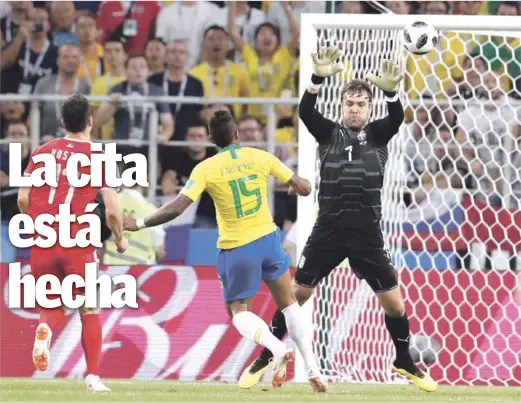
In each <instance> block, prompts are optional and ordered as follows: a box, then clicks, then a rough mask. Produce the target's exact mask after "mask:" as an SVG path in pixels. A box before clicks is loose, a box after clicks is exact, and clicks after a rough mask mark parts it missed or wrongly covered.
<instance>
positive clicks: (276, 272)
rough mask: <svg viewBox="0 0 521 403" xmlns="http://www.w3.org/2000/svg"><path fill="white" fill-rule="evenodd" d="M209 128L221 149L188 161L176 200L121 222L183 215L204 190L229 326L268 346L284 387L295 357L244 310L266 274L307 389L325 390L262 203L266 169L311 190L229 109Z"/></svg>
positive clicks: (145, 223) (300, 190)
mask: <svg viewBox="0 0 521 403" xmlns="http://www.w3.org/2000/svg"><path fill="white" fill-rule="evenodd" d="M210 135H211V138H212V141H213V142H214V143H215V144H216V145H217V146H218V147H219V148H220V152H219V153H218V154H217V155H215V156H213V157H211V158H208V159H206V160H204V161H202V162H201V163H199V164H198V165H197V166H196V167H195V168H194V170H193V171H192V174H191V176H190V179H189V180H188V182H187V183H186V185H185V187H184V188H183V190H181V192H180V194H179V195H178V196H177V197H176V198H175V200H173V201H171V202H169V203H167V204H165V205H164V206H162V207H161V208H159V209H158V210H157V211H155V212H154V213H152V214H150V215H149V216H147V217H146V218H144V219H143V218H142V219H138V220H136V219H134V218H131V217H125V221H124V229H125V230H128V231H137V230H139V229H142V228H145V227H153V226H156V225H160V224H163V223H166V222H168V221H170V220H172V219H174V218H176V217H177V216H179V215H180V214H182V213H183V211H184V210H185V209H186V208H187V207H188V206H189V205H190V204H191V203H192V202H194V201H196V200H197V199H198V198H199V196H200V195H201V193H203V191H205V190H206V191H207V192H208V193H209V194H210V196H211V197H212V199H213V201H214V203H215V207H216V210H217V224H218V227H219V240H218V242H217V246H218V248H220V251H219V256H218V259H217V272H218V275H219V279H220V281H221V283H222V286H223V298H224V300H225V301H226V303H227V307H228V313H229V314H230V316H231V318H232V321H233V324H234V326H235V328H236V329H237V330H238V331H239V333H240V334H241V335H242V336H243V337H246V338H247V339H249V340H251V341H254V342H256V343H258V344H261V345H263V346H264V347H266V348H268V349H269V350H271V351H272V352H273V357H274V360H273V381H272V384H273V386H274V387H280V386H282V384H283V383H284V381H285V380H286V364H287V363H288V362H289V361H291V360H292V359H293V357H294V352H293V350H290V349H288V348H287V346H286V345H285V344H284V343H283V342H282V341H280V340H278V339H277V338H276V337H275V336H274V335H273V334H272V333H271V332H270V329H269V327H268V325H267V324H266V322H264V321H263V320H262V319H261V318H260V317H259V316H257V315H255V314H254V313H253V312H251V311H250V309H251V304H252V300H253V296H254V295H255V294H256V293H257V291H258V290H259V286H260V282H261V280H262V281H264V282H265V283H266V284H267V286H268V288H269V289H270V291H271V293H272V295H273V298H274V300H275V302H276V303H277V305H278V307H279V309H281V311H282V313H283V314H284V317H285V320H286V324H287V326H288V333H289V334H290V336H291V338H292V339H293V340H294V341H295V344H296V345H297V347H298V349H299V351H300V352H301V354H302V356H303V359H304V363H305V366H306V369H307V371H308V379H309V382H310V383H311V385H312V387H313V390H314V391H316V392H326V390H327V383H326V382H325V381H324V380H323V379H322V377H321V375H320V372H319V369H318V365H317V363H316V361H315V357H314V355H313V347H312V327H311V321H308V320H307V317H306V315H305V314H304V313H303V311H302V310H301V308H300V306H299V305H298V303H297V302H296V301H295V299H294V298H293V294H292V291H291V276H290V273H289V270H288V268H289V263H290V262H289V257H288V255H287V254H286V253H285V252H284V250H283V248H282V242H281V239H280V231H279V230H278V228H277V227H276V225H275V224H274V223H273V217H272V216H271V212H270V210H269V207H268V204H267V200H268V198H267V185H268V178H269V177H270V175H273V176H275V177H276V178H277V179H279V180H281V181H282V182H284V183H287V184H289V185H290V188H291V191H292V192H294V193H297V194H299V195H302V196H307V195H308V194H309V193H310V191H311V185H310V183H309V181H308V180H306V179H302V178H300V177H299V176H297V175H296V174H294V173H293V171H292V170H291V169H289V168H288V167H286V166H285V165H284V164H283V163H282V162H280V160H279V159H278V158H276V157H275V156H273V155H271V154H269V153H267V152H265V151H263V150H258V149H255V148H250V147H241V146H240V142H239V131H238V129H237V123H236V121H235V120H234V118H233V117H232V116H231V115H230V113H229V112H227V111H218V112H216V113H215V114H214V116H213V117H212V119H211V120H210ZM308 322H309V323H308Z"/></svg>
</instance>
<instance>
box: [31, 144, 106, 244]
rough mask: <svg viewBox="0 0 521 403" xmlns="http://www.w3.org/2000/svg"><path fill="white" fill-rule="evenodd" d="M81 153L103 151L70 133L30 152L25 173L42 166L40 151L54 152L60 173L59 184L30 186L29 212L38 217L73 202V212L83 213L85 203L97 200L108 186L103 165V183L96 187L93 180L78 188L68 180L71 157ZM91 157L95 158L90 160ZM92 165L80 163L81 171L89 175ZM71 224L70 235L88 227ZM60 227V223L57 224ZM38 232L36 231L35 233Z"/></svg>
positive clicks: (54, 213)
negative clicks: (35, 158)
mask: <svg viewBox="0 0 521 403" xmlns="http://www.w3.org/2000/svg"><path fill="white" fill-rule="evenodd" d="M76 153H82V154H85V155H87V156H88V157H89V159H90V156H91V155H92V154H100V153H103V151H91V142H90V141H89V140H79V139H71V138H68V137H64V138H59V139H56V140H53V141H51V142H49V143H46V144H44V145H42V146H41V147H38V148H37V149H36V150H35V151H34V152H33V153H32V155H31V160H30V161H29V165H28V166H27V169H26V170H25V175H30V174H31V173H32V172H33V171H34V170H35V169H37V168H39V167H42V166H43V163H38V164H35V163H34V162H33V157H34V156H35V155H38V154H52V155H53V156H54V158H55V160H56V163H57V167H56V172H57V175H58V186H57V187H51V186H49V185H47V184H45V185H43V186H41V187H34V188H32V189H31V193H30V195H29V211H28V212H27V213H28V214H29V216H30V217H31V218H32V219H33V220H35V219H36V217H38V216H39V215H40V214H51V215H56V214H58V212H59V207H60V204H70V213H71V214H74V215H76V217H78V216H81V215H83V214H86V213H85V207H86V206H87V204H89V203H94V199H95V198H96V195H97V192H98V190H99V189H101V188H104V187H105V188H106V187H108V186H107V185H106V183H105V170H104V169H103V176H102V178H103V179H102V186H101V187H93V186H92V185H91V184H90V183H89V184H87V186H84V187H81V188H75V187H74V186H71V185H70V184H69V181H68V180H67V174H66V169H65V168H66V167H67V161H68V159H69V157H71V156H72V155H73V154H76ZM91 161H92V160H91ZM91 168H92V167H91V166H90V165H89V166H85V167H82V166H81V165H80V164H78V167H77V169H78V172H79V174H85V175H90V174H91ZM70 225H71V233H70V235H71V238H74V237H75V234H76V233H77V232H78V231H79V230H80V229H81V228H86V227H87V224H82V225H81V226H80V225H79V224H78V223H76V222H73V223H71V224H70ZM54 226H55V228H57V226H58V224H57V223H55V224H54ZM35 236H36V235H35Z"/></svg>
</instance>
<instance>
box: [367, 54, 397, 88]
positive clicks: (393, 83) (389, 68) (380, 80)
mask: <svg viewBox="0 0 521 403" xmlns="http://www.w3.org/2000/svg"><path fill="white" fill-rule="evenodd" d="M366 80H367V81H369V82H370V83H372V84H374V85H376V86H377V87H378V88H380V89H381V90H382V91H385V92H396V90H397V89H398V86H399V85H400V81H402V80H403V73H402V71H401V69H400V67H398V65H397V64H396V63H394V62H393V61H391V60H386V59H384V60H382V61H381V63H380V76H379V77H377V76H375V75H374V74H368V75H367V76H366Z"/></svg>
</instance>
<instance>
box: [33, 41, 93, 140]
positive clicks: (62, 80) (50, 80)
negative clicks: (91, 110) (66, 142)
mask: <svg viewBox="0 0 521 403" xmlns="http://www.w3.org/2000/svg"><path fill="white" fill-rule="evenodd" d="M80 58H81V55H80V51H79V49H78V47H77V46H75V45H65V46H62V47H61V48H60V50H59V53H58V60H57V63H58V74H53V75H51V76H48V77H44V78H42V79H40V80H39V81H38V83H37V84H36V87H35V89H34V93H35V94H37V95H47V94H59V95H72V94H88V93H89V91H90V87H89V85H88V84H87V82H86V81H85V80H82V79H80V78H78V75H77V71H78V66H79V65H80ZM39 107H40V113H41V115H40V133H41V134H42V135H43V136H55V137H65V135H67V131H66V130H65V127H63V126H62V125H61V102H60V101H52V102H41V103H40V104H39Z"/></svg>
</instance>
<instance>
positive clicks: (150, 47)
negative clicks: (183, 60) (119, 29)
mask: <svg viewBox="0 0 521 403" xmlns="http://www.w3.org/2000/svg"><path fill="white" fill-rule="evenodd" d="M145 58H146V59H147V63H148V70H149V71H150V74H159V73H163V72H164V71H165V43H164V42H163V41H162V40H161V39H159V38H154V39H151V40H149V41H148V42H147V45H146V46H145Z"/></svg>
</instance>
